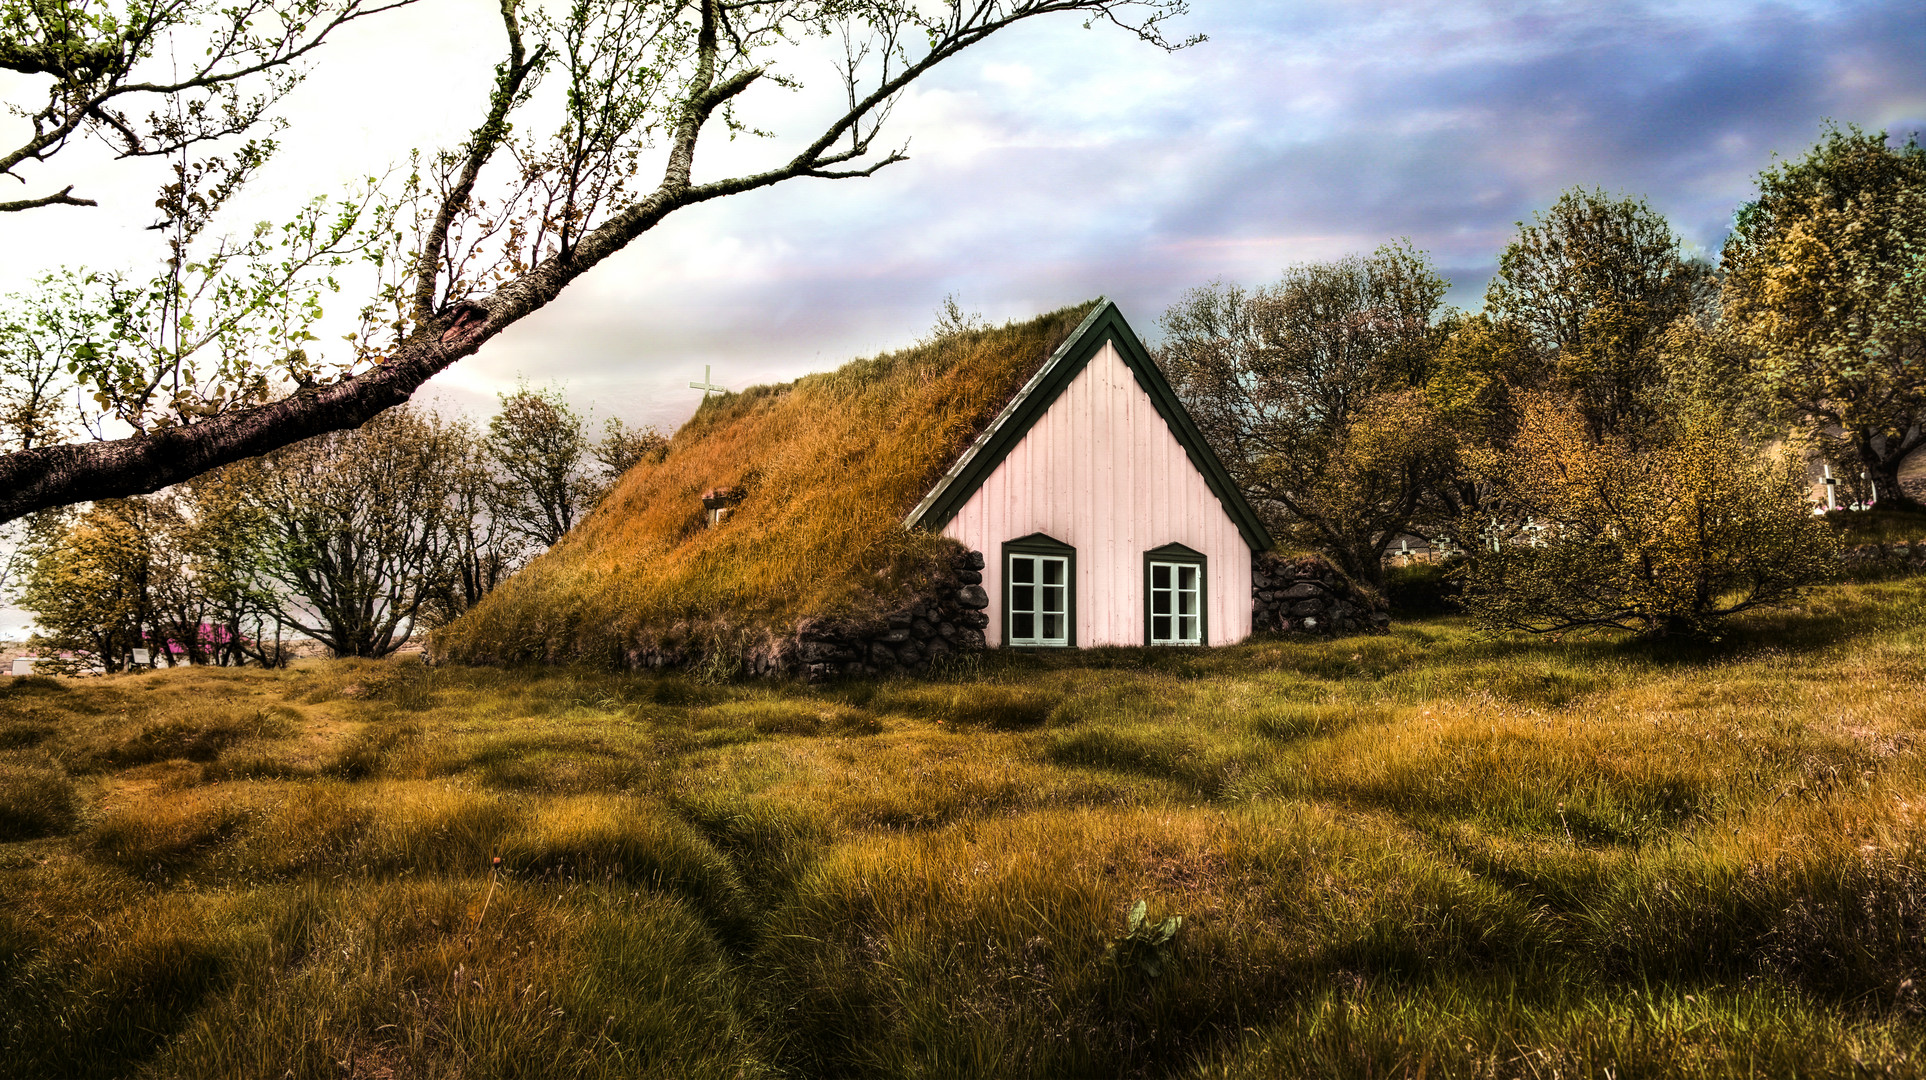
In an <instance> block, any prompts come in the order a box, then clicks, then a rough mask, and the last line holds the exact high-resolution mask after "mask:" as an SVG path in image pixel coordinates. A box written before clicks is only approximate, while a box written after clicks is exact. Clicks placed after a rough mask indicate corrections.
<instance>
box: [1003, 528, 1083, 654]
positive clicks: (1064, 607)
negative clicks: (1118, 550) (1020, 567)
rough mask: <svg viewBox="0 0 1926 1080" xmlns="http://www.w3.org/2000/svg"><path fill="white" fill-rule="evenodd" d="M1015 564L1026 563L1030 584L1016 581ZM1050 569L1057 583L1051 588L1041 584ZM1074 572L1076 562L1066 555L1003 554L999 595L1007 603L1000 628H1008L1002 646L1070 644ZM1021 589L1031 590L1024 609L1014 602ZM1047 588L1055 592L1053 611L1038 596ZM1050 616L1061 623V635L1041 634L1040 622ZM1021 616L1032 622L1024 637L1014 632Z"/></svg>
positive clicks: (1061, 645) (1037, 553)
mask: <svg viewBox="0 0 1926 1080" xmlns="http://www.w3.org/2000/svg"><path fill="white" fill-rule="evenodd" d="M1019 562H1022V563H1026V564H1027V567H1028V569H1029V572H1030V573H1029V576H1030V581H1028V582H1018V580H1017V574H1016V567H1017V564H1018V563H1019ZM1052 566H1054V567H1057V568H1058V569H1059V574H1060V581H1061V584H1056V585H1052V584H1048V583H1047V582H1046V581H1045V578H1047V577H1048V576H1049V575H1048V571H1047V568H1048V567H1052ZM1075 571H1076V563H1075V562H1074V561H1073V560H1072V558H1071V557H1070V555H1068V554H1062V555H1056V554H1050V553H1047V552H1039V551H1011V552H1007V553H1006V554H1005V555H1004V557H1003V574H1004V578H1003V580H1004V589H1003V594H1004V596H1005V597H1006V598H1007V601H1006V602H1007V604H1008V608H1007V610H1006V612H1005V619H1004V625H1005V626H1007V627H1008V628H1009V629H1008V636H1007V637H1006V638H1005V639H1004V642H1003V643H1004V644H1005V645H1015V646H1019V647H1023V648H1067V647H1068V646H1069V645H1070V641H1071V631H1072V623H1071V620H1072V619H1074V618H1075V615H1076V604H1075V599H1074V597H1073V596H1072V591H1073V590H1074V589H1075V588H1076V577H1075ZM1023 588H1027V589H1030V590H1031V595H1030V598H1029V601H1030V602H1029V606H1027V607H1023V606H1019V602H1018V595H1019V594H1018V591H1017V590H1019V589H1023ZM1049 589H1056V590H1058V597H1057V600H1058V605H1057V610H1054V611H1052V610H1049V609H1048V608H1047V607H1046V606H1045V604H1046V602H1047V599H1048V598H1047V597H1046V596H1044V595H1042V594H1043V593H1044V591H1045V590H1049ZM1053 615H1054V616H1056V617H1057V618H1058V619H1059V620H1061V625H1060V627H1059V629H1061V631H1062V633H1060V634H1057V635H1054V636H1046V635H1045V634H1043V632H1042V631H1043V628H1044V627H1043V621H1044V620H1045V619H1046V618H1048V617H1050V616H1053ZM1024 616H1028V617H1029V618H1030V619H1031V620H1032V622H1031V624H1030V628H1031V630H1032V631H1033V633H1032V634H1031V635H1030V636H1028V637H1024V636H1020V635H1018V633H1017V620H1018V618H1020V617H1024Z"/></svg>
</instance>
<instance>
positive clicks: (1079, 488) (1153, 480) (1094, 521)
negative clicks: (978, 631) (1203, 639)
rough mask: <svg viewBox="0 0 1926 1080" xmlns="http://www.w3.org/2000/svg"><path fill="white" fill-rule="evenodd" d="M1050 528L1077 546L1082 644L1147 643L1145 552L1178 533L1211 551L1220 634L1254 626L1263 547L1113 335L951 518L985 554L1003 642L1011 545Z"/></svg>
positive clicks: (1216, 637) (993, 630) (1210, 592)
mask: <svg viewBox="0 0 1926 1080" xmlns="http://www.w3.org/2000/svg"><path fill="white" fill-rule="evenodd" d="M1038 532H1041V533H1047V534H1049V535H1050V536H1052V537H1054V538H1055V539H1057V540H1061V541H1062V542H1064V543H1066V544H1069V545H1070V546H1072V547H1074V548H1076V549H1077V560H1076V562H1077V581H1076V614H1077V620H1076V621H1077V625H1076V639H1075V644H1077V645H1142V644H1144V597H1143V592H1144V581H1143V577H1144V552H1146V551H1148V550H1150V549H1151V548H1156V547H1162V546H1163V545H1165V544H1169V543H1179V544H1183V545H1184V546H1186V547H1190V548H1194V549H1196V550H1198V551H1201V552H1203V553H1204V555H1205V556H1207V557H1208V560H1209V564H1208V565H1209V575H1208V579H1207V581H1208V583H1207V587H1206V594H1207V595H1206V597H1205V611H1206V618H1207V624H1208V632H1209V638H1208V643H1209V644H1212V645H1224V644H1228V643H1230V642H1234V641H1241V640H1243V639H1244V638H1245V637H1248V636H1249V635H1250V632H1251V550H1250V548H1249V547H1248V546H1247V545H1246V544H1245V543H1244V538H1243V536H1242V535H1240V534H1239V533H1238V531H1237V525H1236V523H1235V522H1233V521H1232V520H1231V518H1230V515H1229V514H1226V513H1225V512H1224V507H1223V504H1221V503H1219V502H1218V501H1217V496H1216V495H1215V494H1214V493H1212V491H1211V490H1210V485H1209V484H1207V483H1206V482H1205V481H1204V477H1203V474H1201V473H1199V472H1198V471H1197V469H1196V467H1195V466H1194V465H1192V464H1191V463H1190V458H1189V457H1188V456H1186V455H1185V453H1184V448H1183V445H1182V444H1180V443H1179V442H1178V441H1177V437H1176V436H1175V435H1172V434H1171V432H1170V427H1169V425H1167V424H1166V423H1164V418H1163V417H1162V416H1161V415H1159V414H1158V412H1157V406H1156V405H1155V404H1153V403H1152V402H1151V400H1150V396H1149V395H1148V394H1146V393H1144V391H1143V388H1142V387H1140V386H1138V385H1137V379H1136V377H1135V376H1134V375H1132V374H1131V373H1130V368H1129V367H1127V366H1126V365H1125V364H1124V362H1123V360H1122V359H1121V358H1120V357H1119V356H1118V355H1117V352H1116V349H1115V348H1114V347H1113V346H1112V345H1111V344H1110V343H1108V342H1106V343H1105V344H1104V346H1103V348H1102V349H1101V350H1100V351H1099V352H1098V353H1097V354H1096V355H1095V356H1093V357H1091V358H1090V362H1089V363H1088V364H1087V365H1085V367H1084V369H1083V370H1082V371H1081V372H1078V373H1077V377H1076V378H1075V379H1074V380H1072V381H1071V383H1070V385H1069V386H1067V387H1065V388H1064V391H1063V393H1062V394H1061V395H1059V396H1058V397H1057V399H1056V400H1055V401H1054V402H1051V404H1050V407H1049V409H1047V410H1046V411H1045V412H1044V414H1043V416H1042V417H1040V418H1039V419H1038V420H1037V422H1036V424H1035V425H1033V426H1032V427H1031V428H1030V430H1029V431H1028V432H1027V433H1025V435H1024V436H1023V438H1022V440H1021V441H1019V442H1018V443H1017V445H1016V447H1015V449H1013V450H1011V451H1010V454H1009V456H1008V457H1006V458H1004V459H1003V462H1002V464H1000V465H998V466H997V469H996V471H995V472H994V473H992V474H990V477H989V479H988V480H986V481H984V483H983V486H982V487H980V488H978V489H977V491H976V493H975V494H974V495H972V496H970V499H969V501H968V502H966V503H964V504H963V508H962V510H960V511H959V512H958V513H957V515H956V516H955V517H954V518H952V519H951V520H950V522H949V524H948V525H946V526H944V528H943V534H944V535H945V536H951V537H954V538H956V539H957V540H959V541H961V542H962V543H963V544H964V545H965V546H967V547H969V548H972V549H974V550H976V551H981V552H982V553H983V556H984V562H985V566H984V568H983V587H984V588H985V589H987V590H989V593H990V611H989V615H990V625H989V626H988V627H987V628H986V629H985V630H984V634H985V636H986V637H987V638H988V639H989V643H990V644H991V645H992V646H996V645H999V644H1001V639H1002V633H1003V565H1002V558H1001V555H1002V550H1003V544H1004V543H1005V542H1006V541H1010V540H1015V539H1018V538H1020V537H1024V536H1028V535H1030V534H1031V533H1038Z"/></svg>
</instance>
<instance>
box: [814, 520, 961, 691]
mask: <svg viewBox="0 0 1926 1080" xmlns="http://www.w3.org/2000/svg"><path fill="white" fill-rule="evenodd" d="M989 606H990V594H989V593H988V592H986V591H985V590H984V588H983V553H982V552H980V551H967V552H964V553H963V554H961V555H959V556H957V558H956V560H955V561H954V562H953V563H951V564H950V565H949V566H947V567H944V568H942V569H940V570H938V571H937V572H936V574H935V575H934V576H933V577H932V578H931V579H930V584H929V585H928V587H926V588H925V589H924V590H923V591H922V593H920V594H919V595H918V596H917V597H916V598H915V599H914V600H913V601H912V602H911V603H909V604H906V605H904V606H903V607H900V608H897V609H896V610H895V611H891V612H887V613H885V614H884V615H882V616H880V617H877V618H873V619H865V620H860V621H858V620H836V619H804V620H803V621H802V623H801V624H799V625H798V626H797V627H796V636H795V641H794V646H793V648H794V661H793V663H794V666H793V667H792V668H790V670H798V671H800V672H801V673H802V674H803V675H806V676H807V677H808V678H809V681H811V682H822V681H824V680H826V679H834V678H840V677H846V676H852V675H863V676H876V675H887V674H889V673H890V672H893V671H908V672H914V673H921V672H926V671H928V670H929V669H930V665H932V664H935V663H938V662H939V661H941V660H942V659H943V658H945V657H949V656H956V655H959V654H965V653H972V652H977V651H979V650H981V649H982V648H983V646H984V637H983V628H984V627H986V626H988V625H990V617H989V615H988V614H986V613H985V610H984V609H986V608H988V607H989Z"/></svg>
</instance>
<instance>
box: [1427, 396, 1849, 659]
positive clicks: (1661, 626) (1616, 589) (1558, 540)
mask: <svg viewBox="0 0 1926 1080" xmlns="http://www.w3.org/2000/svg"><path fill="white" fill-rule="evenodd" d="M1589 421H1590V418H1589V417H1587V416H1586V415H1585V414H1584V413H1583V412H1581V411H1580V410H1579V409H1578V408H1577V407H1575V406H1574V405H1572V404H1571V403H1569V402H1568V401H1565V400H1564V399H1562V398H1560V397H1558V396H1556V395H1553V394H1550V393H1546V392H1542V391H1539V392H1533V393H1530V394H1527V395H1525V396H1524V401H1523V407H1522V410H1521V424H1520V428H1519V431H1518V434H1517V437H1516V439H1515V440H1514V443H1513V445H1512V447H1511V449H1510V451H1509V453H1508V454H1507V457H1506V461H1505V484H1504V494H1505V499H1504V500H1503V503H1502V505H1503V507H1504V512H1503V513H1501V514H1492V513H1491V512H1490V511H1489V509H1487V510H1486V511H1484V512H1482V514H1481V517H1482V520H1481V521H1480V522H1478V523H1477V524H1478V525H1479V526H1481V527H1482V531H1483V537H1482V541H1483V542H1482V543H1481V544H1478V545H1475V546H1473V547H1471V548H1470V549H1469V558H1468V560H1467V564H1466V569H1465V578H1464V581H1465V587H1464V594H1463V603H1464V605H1465V607H1466V609H1467V610H1468V611H1470V613H1471V614H1472V616H1473V617H1474V618H1475V619H1477V620H1478V621H1479V622H1480V623H1481V624H1482V625H1484V626H1486V627H1491V628H1497V629H1514V630H1528V631H1531V632H1534V633H1552V634H1557V633H1565V632H1570V631H1586V630H1601V629H1607V628H1615V629H1620V630H1630V631H1634V632H1636V633H1639V634H1642V635H1647V636H1654V637H1656V636H1664V635H1673V634H1678V635H1688V636H1705V635H1709V634H1712V633H1714V632H1716V630H1717V627H1718V625H1719V623H1720V622H1721V621H1722V620H1724V619H1726V618H1728V617H1730V616H1732V615H1735V614H1737V613H1739V612H1742V611H1747V610H1750V609H1753V608H1758V607H1766V606H1771V605H1782V604H1786V603H1789V602H1791V601H1793V600H1795V599H1796V598H1797V597H1798V596H1799V595H1800V593H1801V591H1802V590H1803V589H1804V588H1805V587H1806V586H1808V585H1811V584H1813V583H1815V582H1818V581H1822V580H1824V579H1825V578H1826V577H1827V576H1829V575H1830V573H1831V572H1832V568H1833V566H1834V565H1835V555H1836V544H1837V540H1836V539H1835V537H1834V536H1833V534H1832V532H1831V531H1830V530H1829V529H1828V527H1827V526H1826V524H1825V522H1824V521H1822V520H1820V519H1818V518H1815V517H1814V516H1813V515H1812V512H1811V507H1810V506H1809V504H1808V503H1807V500H1806V491H1805V474H1804V464H1803V461H1802V460H1800V459H1799V458H1798V457H1797V456H1796V455H1792V454H1781V455H1778V456H1776V457H1774V456H1767V455H1763V454H1761V453H1760V452H1759V451H1758V450H1756V449H1754V448H1753V447H1751V446H1748V445H1746V444H1745V443H1744V442H1743V441H1742V440H1740V438H1739V437H1738V436H1737V435H1736V434H1735V433H1734V431H1733V428H1732V425H1731V424H1730V423H1729V422H1727V421H1726V420H1724V419H1723V418H1721V417H1718V416H1716V415H1709V414H1704V413H1691V414H1687V415H1684V416H1682V417H1678V418H1675V419H1674V420H1672V421H1671V422H1670V424H1669V430H1668V431H1667V432H1666V434H1665V436H1664V437H1663V438H1662V439H1660V440H1657V442H1656V445H1654V444H1653V442H1654V440H1652V439H1651V438H1650V433H1648V435H1647V438H1646V439H1645V440H1644V441H1643V443H1642V444H1634V442H1633V440H1632V439H1630V438H1629V437H1627V436H1620V435H1614V436H1608V437H1606V438H1603V439H1599V438H1596V437H1594V436H1593V435H1592V433H1591V431H1590V423H1589Z"/></svg>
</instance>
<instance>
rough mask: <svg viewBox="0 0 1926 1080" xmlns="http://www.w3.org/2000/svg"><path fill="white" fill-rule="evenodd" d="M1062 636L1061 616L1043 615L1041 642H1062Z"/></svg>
mask: <svg viewBox="0 0 1926 1080" xmlns="http://www.w3.org/2000/svg"><path fill="white" fill-rule="evenodd" d="M1063 636H1064V635H1063V616H1061V615H1045V616H1044V617H1043V640H1044V641H1062V640H1063Z"/></svg>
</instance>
